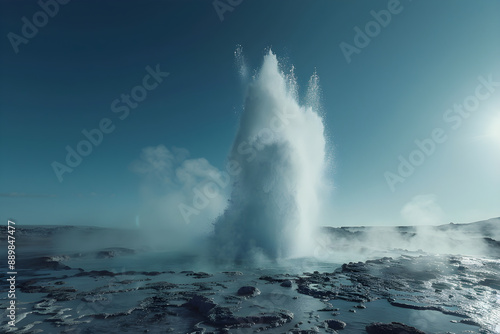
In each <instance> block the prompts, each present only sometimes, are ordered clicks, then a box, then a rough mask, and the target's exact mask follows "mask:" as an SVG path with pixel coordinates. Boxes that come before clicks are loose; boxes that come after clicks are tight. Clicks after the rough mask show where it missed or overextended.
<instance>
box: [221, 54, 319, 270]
mask: <svg viewBox="0 0 500 334" xmlns="http://www.w3.org/2000/svg"><path fill="white" fill-rule="evenodd" d="M235 54H236V55H237V57H242V56H241V50H238V52H236V53H235ZM237 63H240V61H237ZM241 66H245V65H244V64H242V65H241ZM240 72H241V71H240ZM318 82H319V80H318V76H317V75H316V74H313V76H312V77H311V79H310V80H309V87H308V90H307V96H306V97H305V101H306V102H305V103H304V105H301V104H300V103H299V100H298V93H297V91H298V89H297V81H296V78H295V76H294V73H293V68H292V70H291V71H290V72H289V73H288V74H284V73H283V71H282V69H281V68H280V64H279V62H278V60H277V58H276V55H275V54H273V53H272V52H271V51H269V53H268V54H266V55H265V57H264V62H263V65H262V67H261V69H260V70H259V72H258V73H257V74H256V75H255V77H254V79H253V81H252V82H251V83H250V85H249V87H248V90H247V95H246V99H245V104H244V110H243V113H242V115H241V119H240V124H239V129H238V132H237V134H236V137H235V140H234V143H233V146H232V148H231V151H230V154H229V157H228V158H229V163H230V164H231V165H232V166H234V167H235V168H234V170H235V178H234V182H233V189H232V193H231V198H230V200H229V205H228V207H227V208H226V210H225V211H224V213H223V214H222V215H221V216H220V217H219V218H218V219H217V221H216V222H215V238H214V243H215V250H216V256H218V257H219V258H225V259H237V260H241V259H246V258H248V257H249V256H252V255H254V254H256V253H263V254H264V255H266V256H267V257H269V258H273V259H276V258H283V257H292V256H293V257H295V256H303V255H307V254H311V253H312V244H311V241H312V233H313V231H314V229H315V227H316V226H317V225H318V220H319V215H320V208H321V200H322V198H323V196H322V195H323V192H324V191H325V190H326V187H325V185H324V183H325V177H324V176H325V175H324V174H325V167H326V158H325V157H326V151H325V149H326V139H325V135H324V125H323V120H322V117H321V116H320V115H319V113H318V108H319V83H318Z"/></svg>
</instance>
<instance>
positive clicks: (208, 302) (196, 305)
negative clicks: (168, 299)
mask: <svg viewBox="0 0 500 334" xmlns="http://www.w3.org/2000/svg"><path fill="white" fill-rule="evenodd" d="M185 306H187V307H189V308H193V309H195V310H197V311H198V312H200V313H201V314H202V315H205V316H207V315H208V312H210V311H211V310H212V309H213V308H214V307H216V306H217V304H216V303H215V302H214V301H213V300H212V299H210V298H207V297H205V296H200V295H195V296H194V297H193V298H191V299H190V300H189V301H188V302H187V303H186V304H185Z"/></svg>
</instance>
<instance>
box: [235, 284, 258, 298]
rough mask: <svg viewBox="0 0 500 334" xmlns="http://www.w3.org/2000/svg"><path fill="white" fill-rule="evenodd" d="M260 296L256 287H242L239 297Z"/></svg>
mask: <svg viewBox="0 0 500 334" xmlns="http://www.w3.org/2000/svg"><path fill="white" fill-rule="evenodd" d="M257 295H260V290H259V289H257V288H256V287H254V286H242V287H241V288H239V290H238V296H246V297H254V296H257Z"/></svg>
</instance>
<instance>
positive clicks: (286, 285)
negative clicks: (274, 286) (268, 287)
mask: <svg viewBox="0 0 500 334" xmlns="http://www.w3.org/2000/svg"><path fill="white" fill-rule="evenodd" d="M280 285H281V286H282V287H285V288H291V287H292V281H291V280H289V279H287V280H285V281H283V282H282V283H281V284H280Z"/></svg>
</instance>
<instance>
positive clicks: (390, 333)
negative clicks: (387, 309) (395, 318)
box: [366, 322, 425, 334]
mask: <svg viewBox="0 0 500 334" xmlns="http://www.w3.org/2000/svg"><path fill="white" fill-rule="evenodd" d="M366 331H367V332H368V334H403V333H404V334H425V332H422V331H421V330H419V329H416V328H415V327H411V326H408V325H405V324H402V323H400V322H391V323H390V324H383V323H380V322H375V323H372V324H370V325H368V326H366Z"/></svg>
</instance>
